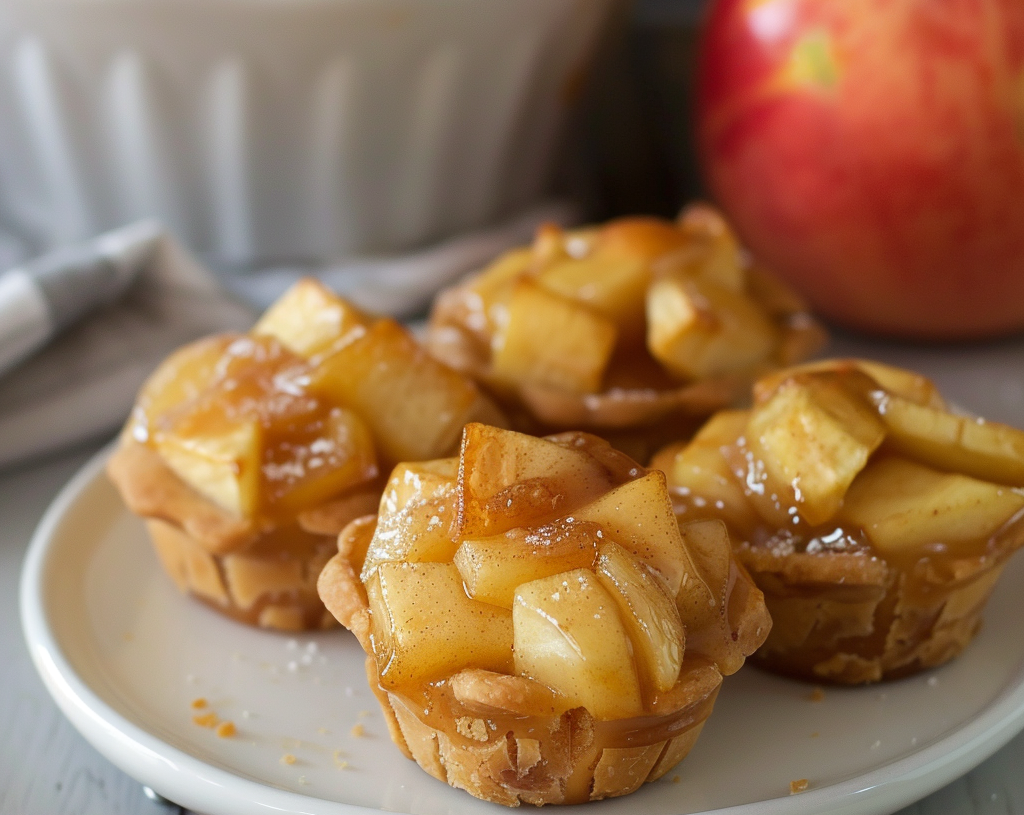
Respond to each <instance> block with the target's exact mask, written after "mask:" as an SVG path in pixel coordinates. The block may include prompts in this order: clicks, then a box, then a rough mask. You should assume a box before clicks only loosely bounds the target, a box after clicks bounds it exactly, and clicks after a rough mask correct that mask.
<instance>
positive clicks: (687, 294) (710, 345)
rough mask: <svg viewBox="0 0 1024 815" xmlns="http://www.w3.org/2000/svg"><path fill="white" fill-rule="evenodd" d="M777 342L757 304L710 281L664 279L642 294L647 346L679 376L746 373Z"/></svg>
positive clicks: (682, 278)
mask: <svg viewBox="0 0 1024 815" xmlns="http://www.w3.org/2000/svg"><path fill="white" fill-rule="evenodd" d="M778 341H779V335H778V331H777V329H776V328H775V326H774V325H773V324H772V322H771V320H770V319H769V318H768V316H767V315H766V314H765V313H764V312H763V311H762V309H761V308H760V306H758V305H757V303H755V302H754V301H753V300H751V299H750V298H748V297H747V296H746V295H745V294H743V293H739V292H734V291H731V290H730V289H727V288H725V287H724V286H720V285H718V284H716V283H708V282H705V281H701V280H697V279H694V278H688V277H683V276H679V277H676V276H673V277H666V278H663V279H662V280H659V281H657V282H656V283H655V284H654V285H653V286H651V288H650V290H649V291H648V293H647V347H648V349H649V350H650V352H651V354H653V355H654V357H655V358H656V359H658V360H659V361H660V362H661V363H662V364H663V365H664V366H665V367H666V368H668V369H669V370H670V371H672V372H673V373H674V374H675V375H676V376H679V377H682V378H684V379H703V378H706V377H712V376H719V375H723V374H732V373H738V372H741V371H746V370H748V369H750V368H753V367H754V366H756V365H757V364H758V363H760V362H763V361H765V360H767V359H769V358H770V357H771V355H772V353H773V352H774V350H775V347H776V346H777V345H778Z"/></svg>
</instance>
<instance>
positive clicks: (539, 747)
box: [319, 425, 770, 806]
mask: <svg viewBox="0 0 1024 815" xmlns="http://www.w3.org/2000/svg"><path fill="white" fill-rule="evenodd" d="M410 510H411V512H410ZM427 519H430V520H427ZM597 519H600V520H597ZM696 526H698V527H700V529H701V531H702V532H703V534H704V536H703V537H694V538H692V539H689V538H687V537H686V531H685V530H682V531H681V530H680V528H679V527H678V525H677V523H676V521H675V518H674V515H673V513H672V508H671V504H670V501H669V498H668V494H667V491H666V490H665V486H664V478H663V476H662V474H661V473H656V472H653V471H649V470H646V469H645V468H643V467H640V466H638V465H637V464H636V463H635V462H633V461H631V460H630V459H628V458H627V457H626V456H625V455H623V454H622V453H620V452H617V451H615V450H614V449H613V448H612V447H611V446H610V445H609V444H608V443H607V442H605V441H603V440H601V439H598V438H597V437H594V436H590V435H587V434H583V433H566V434H561V435H560V436H553V437H549V438H548V439H537V438H534V437H529V436H525V435H523V434H519V433H514V432H511V431H503V430H497V429H495V428H488V427H484V426H482V425H470V426H468V427H467V429H466V431H465V435H464V439H463V447H462V452H461V455H460V459H459V461H458V462H456V461H455V460H454V459H450V460H440V461H436V462H430V463H424V464H418V465H400V466H399V467H398V468H397V469H396V471H395V473H394V474H393V475H392V478H391V480H390V481H389V485H388V486H387V487H386V488H385V491H384V497H383V499H382V502H381V514H380V517H379V519H377V518H373V517H367V518H364V519H360V520H357V521H355V522H353V523H351V524H349V526H347V527H346V529H345V530H344V531H343V532H342V534H341V535H340V537H339V543H338V550H339V551H338V555H337V556H336V557H335V558H333V559H332V560H331V561H330V563H328V565H327V566H326V567H325V569H324V571H323V572H322V574H321V577H320V583H319V587H320V595H321V598H322V599H323V600H324V603H325V604H326V606H327V608H328V609H329V610H330V611H331V612H332V613H333V614H334V615H335V617H336V618H337V619H338V620H339V621H340V622H341V623H342V624H343V625H345V626H346V627H348V628H349V629H350V630H352V631H353V633H355V634H356V636H357V638H358V639H359V641H360V643H361V644H362V646H363V648H364V650H365V651H366V652H367V674H368V678H369V682H370V686H371V689H372V690H373V691H374V693H375V694H376V695H377V697H378V700H379V701H380V703H381V707H382V709H383V711H384V713H385V716H386V717H387V719H388V721H389V726H390V730H391V734H392V737H393V739H394V741H395V742H396V744H397V745H398V746H399V747H400V748H401V749H402V750H403V751H404V752H405V753H406V755H407V756H409V757H410V758H413V759H414V760H416V761H417V763H419V764H420V765H421V766H422V767H423V768H424V769H425V770H426V771H427V772H429V773H431V774H432V775H434V776H435V777H437V778H439V779H441V780H444V781H447V782H448V783H450V784H452V785H454V786H457V787H461V788H464V789H466V790H468V791H469V792H471V793H472V794H473V795H476V796H477V797H480V798H484V799H486V800H491V801H495V802H498V803H503V804H506V805H510V806H515V805H518V804H519V803H520V802H523V803H531V804H546V803H562V804H571V803H581V802H584V801H588V800H597V799H600V798H605V797H609V796H615V795H623V794H626V793H629V792H632V791H633V790H634V789H636V788H637V787H639V786H640V785H641V784H642V783H643V782H644V781H645V780H654V779H655V778H658V777H660V776H662V775H663V774H664V773H666V772H668V771H669V770H670V769H671V768H672V767H673V766H675V764H677V763H678V762H679V761H680V760H681V759H682V758H683V757H684V756H685V755H686V753H687V752H688V751H689V749H690V748H691V747H692V746H693V744H694V742H695V741H696V738H697V736H698V734H699V733H700V730H701V728H702V727H703V724H704V722H705V720H706V719H707V717H708V715H709V714H710V713H711V709H712V707H713V705H714V701H715V698H716V696H717V693H718V689H719V687H720V684H721V682H722V676H723V675H727V674H731V673H733V672H735V671H736V670H738V669H739V668H740V666H741V665H742V664H743V661H744V659H745V657H746V655H748V654H749V653H750V652H751V651H753V650H754V649H755V648H756V647H757V645H758V644H760V643H761V642H762V641H763V639H764V636H765V635H766V634H767V631H768V628H769V625H770V623H769V621H768V619H767V616H766V614H765V613H764V604H763V600H762V598H761V593H760V592H759V591H758V590H757V589H756V588H755V587H754V586H753V584H752V582H751V581H750V578H749V576H747V574H746V572H745V571H744V570H743V568H742V566H739V565H738V564H737V563H736V561H735V558H733V557H732V555H731V552H730V548H729V544H728V541H727V540H725V537H724V536H725V530H724V527H722V526H721V524H719V523H717V522H712V523H710V524H698V525H696ZM696 534H697V533H696V532H694V535H696ZM716 535H717V537H716ZM544 536H549V537H550V539H549V541H548V543H547V544H543V543H542V542H540V540H539V539H540V538H542V537H544ZM499 539H500V541H502V544H501V546H498V547H496V550H497V551H498V552H501V551H503V547H507V549H508V554H507V555H501V558H505V559H501V558H499V559H498V560H496V561H493V562H492V563H491V566H490V568H496V569H497V570H499V571H501V572H503V573H504V576H503V577H502V578H501V580H500V581H499V582H508V581H512V582H513V583H515V586H516V587H515V597H514V599H513V600H511V601H510V600H508V595H507V593H505V594H501V593H500V592H499V593H491V594H487V595H485V594H484V588H483V586H484V585H485V583H486V581H487V580H488V579H490V577H489V576H484V577H481V575H480V574H479V573H478V572H474V571H473V569H474V568H477V567H475V566H474V565H473V563H469V562H468V561H467V560H466V559H465V558H462V559H460V557H459V556H458V555H459V553H461V552H464V551H465V550H466V547H472V546H475V545H479V544H480V542H481V541H491V542H493V541H495V540H499ZM586 541H590V543H589V544H587V543H586ZM595 541H596V542H595ZM544 545H547V546H549V547H551V548H552V549H554V550H555V551H554V552H552V553H547V554H546V555H545V554H544V553H541V554H539V555H538V553H537V552H536V551H535V550H536V549H537V548H538V547H540V548H543V547H544ZM485 548H486V547H485ZM487 551H488V552H492V551H495V549H487ZM613 556H614V557H617V558H620V559H621V560H619V561H617V562H618V563H620V564H623V563H625V564H630V563H631V564H634V567H635V569H636V571H634V572H632V573H631V574H633V575H638V577H637V578H636V581H637V582H634V583H632V584H631V588H627V589H625V590H624V593H623V594H622V595H621V596H620V595H617V594H615V592H616V591H617V590H619V589H616V588H614V587H609V584H607V583H605V584H601V581H602V580H603V579H604V577H605V576H607V575H612V574H618V575H619V577H620V578H622V577H623V575H624V574H626V573H624V572H622V571H619V572H615V571H614V569H613V567H611V566H609V565H608V564H609V559H611V558H612V557H613ZM545 557H547V558H548V560H547V561H545V560H544V558H545ZM453 558H454V561H453ZM524 563H527V564H532V565H530V566H529V568H526V570H525V571H523V570H522V569H523V567H524ZM631 568H632V567H631ZM456 569H457V570H458V571H456ZM531 569H532V571H531ZM409 570H411V571H410V574H411V576H412V577H416V575H421V576H423V577H424V578H429V579H427V580H426V581H425V582H423V581H417V580H411V581H410V582H409V583H408V584H406V585H407V589H406V590H405V591H406V593H404V594H403V593H402V592H400V591H399V589H398V588H397V586H398V585H399V584H398V582H397V581H398V577H396V575H399V576H400V575H401V574H403V573H404V572H405V571H409ZM432 574H433V575H436V574H442V576H444V575H447V576H445V581H448V582H447V583H445V582H444V581H441V582H442V583H443V584H444V585H446V586H447V585H449V584H450V588H451V590H450V592H449V591H448V589H445V590H444V592H443V593H442V594H440V595H439V598H440V599H424V597H425V596H427V595H431V596H434V595H432V592H434V588H433V585H434V584H433V582H432V581H433V580H434V578H433V577H431V575H432ZM585 575H589V578H587V577H585ZM588 580H590V581H593V582H596V583H597V584H598V585H597V586H596V595H600V596H602V597H604V598H605V599H606V600H607V603H606V605H604V606H601V607H598V606H591V605H577V604H576V601H575V600H574V599H573V598H572V597H571V596H570V595H571V594H572V592H574V591H580V592H585V591H588V589H580V588H578V587H579V586H585V585H587V581H588ZM388 581H395V582H392V583H391V584H390V586H391V587H390V588H389V589H387V590H385V588H384V586H385V584H387V583H388ZM627 582H628V581H627ZM602 585H603V586H604V587H603V588H602ZM617 585H618V584H617ZM549 586H552V587H554V589H553V593H550V594H547V593H546V592H548V591H549V589H548V587H549ZM638 589H643V591H641V592H640V593H639V594H636V593H634V594H629V592H630V591H634V592H635V591H637V590H638ZM388 591H390V592H391V594H388ZM474 591H475V592H477V594H476V596H475V597H474ZM451 592H454V594H452V593H451ZM644 592H649V593H644ZM559 593H561V594H562V596H561V598H560V597H559V596H558V595H559ZM485 596H487V597H488V598H489V599H488V600H483V599H482V598H483V597H485ZM630 597H632V598H633V600H632V601H631V600H630V599H629V598H630ZM638 599H639V600H642V605H643V606H644V608H645V609H646V611H645V615H646V616H643V619H644V620H645V623H656V624H657V626H656V627H658V628H659V630H660V632H661V634H659V635H658V636H657V637H656V639H655V640H653V641H654V642H657V643H658V646H659V647H658V648H656V649H655V650H654V651H652V650H650V648H649V643H650V642H651V640H642V639H637V638H636V636H637V635H636V634H635V630H634V629H632V628H629V623H628V619H629V615H630V614H631V613H634V611H632V610H635V609H636V608H637V606H636V605H630V603H631V602H634V601H636V600H638ZM579 602H589V599H588V600H580V601H579ZM623 602H625V603H626V605H623ZM533 603H537V605H532V604H533ZM659 603H665V604H668V607H667V608H666V606H665V605H660V606H659V605H658V604H659ZM467 604H468V606H467ZM509 605H511V606H512V608H511V609H509ZM461 608H466V609H467V610H466V611H462V610H460V609H461ZM523 608H525V609H526V611H524V612H523V614H524V616H525V617H526V619H525V621H524V620H523V619H522V618H520V617H518V616H516V615H517V614H518V613H519V612H520V611H521V610H522V609H523ZM580 609H585V612H580ZM595 609H598V610H599V612H600V613H592V612H593V611H594V610H595ZM630 609H632V610H630ZM656 609H660V610H658V611H657V613H655V610H656ZM470 614H479V615H480V617H479V618H475V617H473V618H471V617H470V616H464V615H470ZM574 614H577V615H579V616H575V617H574V616H573V615H574ZM538 617H543V618H544V621H543V622H542V623H541V625H542V626H545V627H546V628H545V629H544V631H543V632H542V633H537V631H536V629H533V628H531V627H530V626H534V625H535V623H534V622H532V621H533V620H535V619H537V618H538ZM672 617H674V618H675V623H674V624H673V623H672V622H671V620H670V618H672ZM513 618H514V619H513ZM475 619H486V620H497V621H498V623H497V627H494V624H493V623H491V622H470V620H475ZM502 620H507V622H502ZM597 620H600V622H595V621H597ZM506 625H507V628H502V626H506ZM402 626H404V628H403V627H402ZM486 626H491V627H489V628H486ZM521 626H522V627H521ZM652 627H655V626H652ZM485 630H486V631H489V632H494V637H495V640H499V639H501V638H502V637H505V636H507V637H508V641H507V643H506V644H504V645H501V644H498V645H495V644H494V643H490V642H481V639H482V637H483V636H484V635H482V634H481V633H480V632H481V631H485ZM648 630H649V629H648ZM503 631H505V632H506V633H505V634H503V633H502V632H503ZM666 631H674V632H675V633H674V634H672V636H662V635H663V634H664V632H666ZM414 632H415V633H418V636H415V637H414V636H413V633H414ZM538 637H539V639H538ZM548 637H551V638H553V639H555V640H559V641H560V642H561V641H564V642H574V643H575V645H574V646H573V649H574V653H573V654H572V655H569V656H564V655H561V652H560V651H559V652H558V655H556V656H555V657H552V658H548V656H546V655H544V654H543V653H542V652H543V649H546V648H547V647H548V645H549V644H550V642H551V640H550V639H548ZM595 638H596V639H595ZM616 638H623V640H624V641H623V642H622V648H621V650H618V651H616V654H618V656H615V657H614V659H612V658H610V657H609V653H610V651H609V650H607V647H606V646H605V645H604V644H603V642H602V641H604V640H611V639H616ZM510 645H511V646H512V647H511V648H510V647H509V646H510ZM611 647H612V649H613V650H614V649H615V648H617V647H618V646H611ZM538 649H540V650H538ZM684 649H685V650H684ZM556 650H557V649H556ZM538 653H541V655H540V656H538ZM410 654H412V655H413V656H410ZM666 666H671V667H666ZM601 671H604V672H605V673H592V674H591V673H588V672H601ZM610 671H614V672H615V675H614V676H612V675H611V673H608V672H610ZM627 675H628V677H627ZM593 676H598V677H601V678H599V679H596V680H595V679H592V678H589V677H593ZM595 682H596V683H597V684H598V685H600V688H598V687H596V685H595V684H594V683H595ZM620 685H621V688H620ZM631 694H632V697H631V698H632V701H630V702H628V703H627V702H624V701H622V700H623V699H624V698H626V697H627V696H630V695H631Z"/></svg>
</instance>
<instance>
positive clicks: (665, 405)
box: [427, 204, 825, 461]
mask: <svg viewBox="0 0 1024 815" xmlns="http://www.w3.org/2000/svg"><path fill="white" fill-rule="evenodd" d="M824 339H825V334H824V330H823V329H822V328H821V327H820V326H819V324H818V323H817V322H816V321H815V320H814V319H813V318H812V317H811V315H810V314H809V312H808V311H807V309H806V307H805V306H804V304H803V303H802V302H801V301H800V299H799V298H798V297H797V296H796V295H795V294H793V293H792V292H791V291H790V290H789V289H787V288H786V287H785V286H784V285H783V284H782V283H781V282H779V281H778V280H776V279H775V278H774V277H773V276H772V275H771V274H770V273H768V272H766V271H765V270H764V269H762V268H761V267H760V266H758V265H757V264H756V263H754V262H752V261H751V259H750V257H749V256H748V255H747V253H746V252H745V251H744V250H743V248H742V247H741V246H740V244H739V243H738V241H737V239H736V237H735V236H734V234H733V232H732V230H731V229H730V228H729V225H728V224H727V223H726V221H725V220H724V219H723V217H722V216H721V215H720V214H719V213H718V212H717V211H716V210H714V209H712V208H711V207H710V206H707V205H704V204H698V205H693V206H690V207H689V208H687V209H686V210H684V211H683V212H682V214H681V215H680V216H679V218H678V220H677V221H675V222H672V221H668V220H662V219H659V218H647V217H633V218H622V219H619V220H614V221H611V222H609V223H606V224H604V225H602V226H598V227H590V228H584V229H577V230H571V231H563V230H561V229H560V228H558V227H556V226H553V225H547V226H544V227H542V228H541V229H540V230H539V231H538V233H537V236H536V239H535V240H534V243H533V245H532V246H530V247H527V248H522V249H518V250H514V251H511V252H508V253H506V254H505V255H503V256H501V257H500V258H498V259H497V260H496V261H495V262H494V263H492V264H491V265H490V266H489V267H487V268H486V269H484V270H483V271H482V272H481V273H479V274H478V275H476V276H474V277H472V278H470V279H468V280H467V281H465V282H463V283H462V284H461V285H459V286H457V287H456V288H453V289H451V290H449V291H447V292H444V293H442V294H441V295H440V296H439V297H438V298H437V300H436V302H435V304H434V309H433V313H432V314H431V318H430V326H429V333H428V339H427V345H428V347H429V349H430V351H431V353H433V354H434V355H435V356H436V357H437V358H438V359H441V360H444V361H445V362H447V363H448V364H449V365H451V366H452V367H454V368H456V369H457V370H460V371H464V372H466V373H468V374H470V375H471V376H473V377H474V378H476V379H477V380H478V381H480V382H482V383H483V384H484V385H485V386H486V387H487V388H488V389H489V390H490V391H491V392H492V393H494V394H495V396H496V397H497V398H498V399H499V401H500V402H501V403H502V405H503V406H504V407H505V408H506V410H507V411H508V413H509V415H510V416H511V417H512V419H513V422H514V426H515V427H516V428H517V429H519V430H523V431H525V432H529V433H533V434H540V433H550V432H558V431H562V430H577V429H582V430H587V431H590V432H594V433H596V434H598V435H600V436H602V437H604V438H607V439H609V440H610V441H612V443H613V444H615V446H617V447H619V448H620V449H622V450H624V451H626V452H628V453H630V454H631V455H633V456H634V457H635V458H638V460H641V461H646V460H647V458H649V456H650V454H651V453H652V452H654V450H655V449H657V447H659V446H660V445H661V444H662V443H664V442H666V441H668V440H670V439H678V438H679V437H680V435H679V434H680V429H681V428H686V427H689V428H690V429H691V430H695V429H696V427H697V426H698V425H699V423H700V421H701V420H703V419H704V418H706V417H707V416H709V415H710V414H711V413H713V412H714V411H715V410H717V409H719V408H722V407H725V406H727V405H729V404H731V403H732V402H733V401H734V400H735V399H736V398H737V397H738V396H741V395H744V394H745V393H746V392H747V390H748V389H749V385H750V382H751V381H752V380H753V379H754V378H755V377H756V376H757V375H758V374H760V373H763V372H765V371H767V370H771V369H774V368H778V367H780V366H785V365H791V364H793V363H795V362H799V361H801V360H803V359H806V358H808V357H809V356H811V355H812V354H813V353H814V352H815V351H817V350H818V349H819V348H820V346H821V345H822V344H823V342H824Z"/></svg>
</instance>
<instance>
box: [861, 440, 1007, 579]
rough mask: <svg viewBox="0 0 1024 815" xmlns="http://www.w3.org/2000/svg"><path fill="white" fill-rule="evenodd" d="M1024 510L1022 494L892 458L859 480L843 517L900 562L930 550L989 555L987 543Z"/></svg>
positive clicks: (873, 465)
mask: <svg viewBox="0 0 1024 815" xmlns="http://www.w3.org/2000/svg"><path fill="white" fill-rule="evenodd" d="M1021 509H1024V492H1022V491H1021V490H1017V489H1011V488H1009V487H1004V486H1001V485H999V484H992V483H989V482H986V481H979V480H978V479H975V478H970V477H968V476H965V475H960V474H950V473H942V472H938V471H936V470H932V469H930V468H929V467H925V466H923V465H920V464H917V463H915V462H912V461H908V460H906V459H902V458H896V457H889V458H881V459H878V460H875V461H872V463H871V464H869V465H868V467H867V468H866V469H865V470H864V472H862V473H861V474H860V475H859V476H858V477H857V479H856V480H855V481H854V482H853V484H852V485H851V487H850V489H849V491H848V492H847V494H846V501H845V504H844V506H843V511H842V516H841V517H842V518H843V519H846V520H848V521H850V522H852V523H853V524H856V525H857V526H860V527H862V528H863V529H864V531H865V532H866V533H867V535H868V537H869V538H870V540H871V543H872V544H873V545H874V546H875V548H876V549H878V551H879V552H880V553H881V554H882V556H883V557H886V558H889V557H892V558H893V559H895V560H900V559H917V558H919V557H921V555H922V554H923V553H924V552H925V550H926V549H930V550H931V551H933V552H934V553H935V554H940V553H941V552H943V551H946V552H949V553H950V554H952V555H953V556H955V557H959V556H972V555H973V556H977V555H981V554H984V552H985V551H986V549H987V542H988V539H989V538H990V537H991V536H992V535H993V534H995V533H996V532H997V531H998V530H999V528H1000V527H1001V526H1003V524H1005V523H1006V522H1007V521H1008V520H1009V519H1010V518H1012V517H1013V516H1014V515H1015V514H1017V513H1019V512H1020V511H1021Z"/></svg>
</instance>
